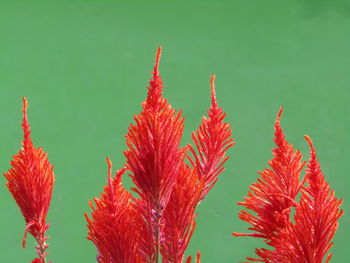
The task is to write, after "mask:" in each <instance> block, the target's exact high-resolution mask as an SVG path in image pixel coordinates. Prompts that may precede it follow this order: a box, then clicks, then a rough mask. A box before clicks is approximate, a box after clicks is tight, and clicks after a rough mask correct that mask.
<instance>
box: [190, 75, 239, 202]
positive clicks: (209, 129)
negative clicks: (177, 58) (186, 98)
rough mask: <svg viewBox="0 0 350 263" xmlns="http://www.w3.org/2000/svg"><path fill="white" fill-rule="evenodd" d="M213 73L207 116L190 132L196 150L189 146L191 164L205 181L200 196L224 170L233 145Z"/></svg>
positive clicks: (203, 194)
mask: <svg viewBox="0 0 350 263" xmlns="http://www.w3.org/2000/svg"><path fill="white" fill-rule="evenodd" d="M214 80H215V75H213V76H212V77H211V80H210V84H211V96H212V103H211V107H210V109H209V110H208V117H207V118H206V117H203V119H202V123H201V125H200V126H199V128H198V129H197V130H196V131H195V132H194V133H192V139H193V142H194V144H195V146H196V151H195V150H194V149H193V148H192V147H191V148H190V149H191V152H192V155H193V157H194V161H192V163H193V165H194V166H195V167H196V168H197V170H198V174H199V178H200V179H201V178H203V179H204V181H205V185H204V189H203V193H202V196H201V198H202V199H203V198H204V197H205V195H206V194H207V193H208V192H209V191H210V189H211V188H212V187H213V186H214V185H215V183H216V181H217V179H218V175H219V174H220V173H221V172H222V171H223V170H224V164H225V162H226V161H227V159H228V158H229V157H228V156H226V151H227V150H228V149H229V148H230V147H232V146H233V145H234V142H233V139H232V130H231V127H230V125H229V124H228V123H226V122H224V121H223V120H224V118H225V115H226V113H224V112H223V110H222V108H219V106H218V103H217V101H216V94H215V84H214Z"/></svg>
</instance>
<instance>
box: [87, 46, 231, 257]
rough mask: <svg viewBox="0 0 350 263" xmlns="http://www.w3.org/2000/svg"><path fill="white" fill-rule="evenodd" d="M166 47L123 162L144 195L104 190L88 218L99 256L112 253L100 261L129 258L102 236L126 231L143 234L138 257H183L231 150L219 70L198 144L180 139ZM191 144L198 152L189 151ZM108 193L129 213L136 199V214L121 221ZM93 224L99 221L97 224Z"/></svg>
mask: <svg viewBox="0 0 350 263" xmlns="http://www.w3.org/2000/svg"><path fill="white" fill-rule="evenodd" d="M160 55H161V48H159V49H158V51H157V54H156V62H155V66H154V69H153V72H152V78H151V80H150V85H149V87H148V95H147V98H146V100H145V102H144V103H143V104H142V111H141V113H140V114H138V115H136V116H135V117H134V119H135V124H131V125H130V127H129V130H128V134H127V135H126V143H127V146H128V149H127V150H126V151H125V156H126V164H125V167H126V169H127V170H129V171H130V176H131V178H132V181H133V182H134V184H135V188H133V189H132V190H133V191H134V192H135V193H136V194H137V195H138V197H137V198H131V197H130V198H129V201H128V202H122V200H119V199H121V198H123V195H122V194H119V195H117V194H114V199H112V198H111V196H110V197H108V198H106V197H105V195H103V196H101V198H100V199H99V201H98V203H97V202H96V208H94V209H93V215H92V218H91V219H88V224H89V238H90V239H91V240H92V241H93V242H94V243H95V245H96V247H97V249H98V251H99V258H108V259H107V260H106V261H102V262H105V263H106V262H129V261H126V259H124V258H123V257H122V256H121V255H119V254H118V253H116V252H115V251H113V250H115V249H116V247H111V246H107V245H105V244H104V242H100V241H99V240H103V239H105V240H108V239H110V240H118V239H120V236H124V235H125V236H129V235H135V236H136V237H137V238H138V240H137V241H135V243H136V244H137V251H136V252H135V253H129V255H130V258H131V261H132V260H134V261H133V262H137V261H136V260H140V262H145V263H146V262H147V263H158V262H159V261H160V258H162V262H164V263H169V262H172V263H181V262H183V260H184V253H185V250H186V248H187V246H188V244H189V242H190V239H191V236H192V233H193V231H194V228H195V226H196V221H195V219H196V212H195V210H196V207H197V206H198V204H199V202H200V201H201V200H202V199H203V198H204V196H205V195H206V194H207V193H208V191H209V190H210V189H211V187H212V186H213V185H214V184H215V182H216V180H217V176H218V175H219V173H221V172H222V171H223V165H224V163H225V161H226V160H227V158H228V157H227V156H226V151H227V149H228V148H229V147H231V146H232V145H233V141H232V139H231V138H230V137H231V128H230V126H229V125H228V124H227V123H225V122H224V117H225V114H224V113H223V110H222V109H221V108H219V107H218V105H217V102H216V98H215V90H214V82H213V81H214V77H213V78H212V106H211V108H210V110H209V112H208V115H209V117H208V118H203V121H202V124H201V125H200V128H199V129H198V131H197V132H196V133H195V134H194V135H193V138H194V141H195V144H196V150H194V149H193V148H192V147H191V146H189V145H188V146H185V147H181V146H180V141H181V137H182V134H183V118H182V116H181V111H176V110H174V109H173V108H172V107H171V105H170V104H169V103H168V101H167V100H166V99H165V98H164V97H163V95H162V89H163V87H164V86H163V83H162V80H161V77H160V75H159V61H160ZM189 149H190V151H191V152H192V156H193V157H192V158H191V157H189V156H188V151H189ZM123 191H125V190H123ZM107 199H108V200H109V201H108V202H109V203H115V205H114V206H118V211H119V212H118V213H125V212H123V211H125V210H127V207H128V206H130V205H132V206H133V207H136V211H137V212H135V214H133V215H132V217H134V218H136V219H131V218H129V217H126V218H129V219H127V220H126V221H125V223H124V221H123V224H121V223H118V222H115V219H114V218H113V217H111V216H110V215H108V214H110V213H111V212H110V211H108V210H106V209H104V208H103V206H102V205H101V204H102V203H107ZM97 204H98V205H97ZM98 214H106V215H104V216H103V218H104V220H102V219H99V218H97V215H98ZM135 220H136V221H135ZM105 225H109V226H110V228H108V229H109V231H108V233H107V232H105V231H104V230H103V229H104V226H105ZM135 225H137V228H136V229H135V227H134V226H135ZM91 226H94V227H93V229H92V228H91ZM112 229H115V230H114V231H112ZM92 230H93V231H92ZM121 232H123V233H121ZM97 236H99V238H98V239H97V238H96V237H97ZM130 240H131V237H128V238H125V242H127V243H128V244H124V246H126V247H130V246H131V247H135V245H133V244H131V243H130ZM133 242H134V241H133ZM135 243H134V244H135ZM105 248H106V249H105ZM105 255H106V256H105ZM110 255H113V256H110ZM187 262H188V261H187ZM199 262H200V257H199V254H198V257H197V263H199Z"/></svg>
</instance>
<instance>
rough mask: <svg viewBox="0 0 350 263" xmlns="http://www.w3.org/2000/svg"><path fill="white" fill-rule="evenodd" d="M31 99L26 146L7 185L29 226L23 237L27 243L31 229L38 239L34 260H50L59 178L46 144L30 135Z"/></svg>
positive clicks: (25, 125) (25, 127)
mask: <svg viewBox="0 0 350 263" xmlns="http://www.w3.org/2000/svg"><path fill="white" fill-rule="evenodd" d="M27 105H28V102H27V99H26V98H23V121H22V128H23V131H24V140H23V141H22V149H21V150H20V151H19V152H18V153H17V154H16V155H14V156H13V160H12V161H11V166H12V167H11V168H10V170H9V171H8V172H7V173H5V174H4V175H5V177H6V179H7V181H8V182H7V183H6V184H7V187H8V189H9V190H10V192H11V194H12V196H13V198H14V199H15V201H16V203H17V205H18V206H19V208H20V210H21V212H22V214H23V216H24V219H25V221H26V224H27V226H26V228H25V232H24V237H23V247H25V244H26V236H27V233H28V232H29V233H30V234H31V235H32V236H33V237H34V238H35V239H36V242H37V244H38V245H37V247H36V249H37V253H38V255H39V258H38V259H35V260H34V261H33V262H42V263H46V256H47V252H46V249H47V247H48V244H47V242H46V241H47V239H48V237H47V236H46V231H47V229H48V228H49V224H47V223H46V215H47V212H48V210H49V206H50V201H51V196H52V189H53V185H54V181H55V177H54V173H53V165H51V164H50V163H49V160H48V158H47V154H46V153H45V152H44V150H43V149H42V148H40V147H39V148H35V147H34V145H33V142H32V139H31V137H30V133H31V131H30V126H29V123H28V119H27Z"/></svg>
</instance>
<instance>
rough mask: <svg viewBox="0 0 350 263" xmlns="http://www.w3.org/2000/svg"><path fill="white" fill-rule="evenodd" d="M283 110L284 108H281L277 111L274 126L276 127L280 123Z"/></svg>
mask: <svg viewBox="0 0 350 263" xmlns="http://www.w3.org/2000/svg"><path fill="white" fill-rule="evenodd" d="M283 110H284V107H283V106H281V107H280V109H279V111H278V114H277V118H276V124H277V125H279V124H280V122H281V116H282V113H283Z"/></svg>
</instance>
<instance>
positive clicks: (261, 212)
mask: <svg viewBox="0 0 350 263" xmlns="http://www.w3.org/2000/svg"><path fill="white" fill-rule="evenodd" d="M282 111H283V108H281V109H280V111H279V113H278V115H277V119H276V123H275V138H274V141H275V143H276V146H277V147H276V148H275V149H273V154H274V158H273V159H272V160H271V161H270V162H269V165H270V167H271V168H267V169H264V170H263V171H262V172H259V174H260V176H261V177H260V179H258V182H257V183H254V184H253V185H252V186H251V187H250V192H249V193H248V197H246V198H245V199H244V202H241V203H238V204H239V205H242V206H244V207H246V209H249V210H251V211H252V212H254V213H255V214H256V215H253V214H251V213H250V212H247V211H244V210H242V211H241V212H240V214H239V217H240V219H242V220H243V221H246V222H248V223H249V224H251V227H250V228H249V230H252V231H253V233H250V234H243V233H233V235H235V236H252V237H256V238H263V239H264V240H265V242H266V243H267V244H268V245H270V246H272V247H274V246H275V245H276V242H277V241H276V240H278V236H279V235H280V233H281V231H283V230H284V229H285V228H286V227H287V226H288V224H289V220H290V213H291V207H293V206H296V201H295V198H296V196H297V194H298V193H299V190H300V188H301V182H300V179H299V178H300V173H301V170H302V168H303V166H304V163H303V162H302V161H301V159H302V155H301V153H300V151H295V150H294V147H293V146H292V145H291V144H289V143H288V142H287V141H286V140H285V135H284V133H283V131H282V128H281V125H280V118H281V114H282ZM256 254H257V255H258V256H259V258H260V260H258V259H252V258H248V260H251V261H262V262H270V261H269V260H271V256H270V254H271V251H270V250H267V249H257V250H256Z"/></svg>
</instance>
